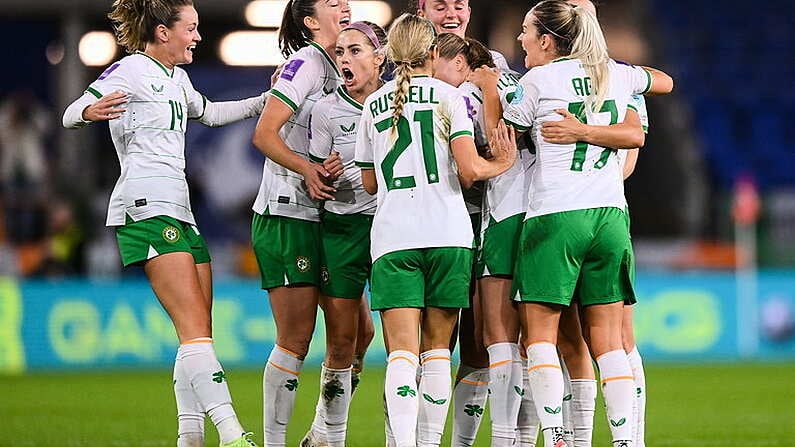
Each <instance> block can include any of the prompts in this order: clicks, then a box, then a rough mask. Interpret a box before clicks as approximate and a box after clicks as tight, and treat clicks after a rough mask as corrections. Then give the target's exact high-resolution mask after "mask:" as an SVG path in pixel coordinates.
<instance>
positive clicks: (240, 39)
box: [218, 31, 284, 67]
mask: <svg viewBox="0 0 795 447" xmlns="http://www.w3.org/2000/svg"><path fill="white" fill-rule="evenodd" d="M218 53H219V56H220V58H221V60H222V61H223V62H224V63H225V64H226V65H235V66H248V67H263V66H276V65H279V64H280V63H282V62H284V57H282V54H281V52H279V35H278V33H277V32H276V31H234V32H231V33H229V34H227V35H226V36H224V37H223V38H222V39H221V45H220V47H219V51H218Z"/></svg>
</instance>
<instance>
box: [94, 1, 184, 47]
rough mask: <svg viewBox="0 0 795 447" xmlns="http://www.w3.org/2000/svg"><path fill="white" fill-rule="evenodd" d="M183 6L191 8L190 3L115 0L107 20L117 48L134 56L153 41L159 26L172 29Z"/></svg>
mask: <svg viewBox="0 0 795 447" xmlns="http://www.w3.org/2000/svg"><path fill="white" fill-rule="evenodd" d="M183 6H193V0H115V1H114V2H113V6H112V8H113V9H112V10H111V11H110V13H108V18H109V19H110V20H111V23H112V24H113V31H114V32H115V33H116V40H117V41H118V42H119V45H121V46H123V47H124V48H125V49H126V50H127V51H128V52H130V53H133V52H135V51H143V50H144V49H145V48H146V44H147V43H149V42H154V40H155V28H157V26H158V25H165V26H166V27H167V28H171V26H172V25H174V23H175V22H176V21H177V20H179V10H180V8H182V7H183Z"/></svg>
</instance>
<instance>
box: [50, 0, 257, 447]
mask: <svg viewBox="0 0 795 447" xmlns="http://www.w3.org/2000/svg"><path fill="white" fill-rule="evenodd" d="M109 17H110V19H111V20H112V21H113V23H114V27H115V30H116V34H117V37H118V40H119V43H120V44H121V45H123V46H124V47H126V49H127V50H128V51H129V52H130V53H133V54H131V55H130V56H127V57H125V58H124V59H122V60H120V61H118V62H116V63H114V64H113V65H111V66H110V67H109V68H108V69H107V70H105V72H104V73H103V74H102V75H101V76H100V77H99V78H98V79H97V80H96V81H95V82H94V83H92V84H91V85H90V86H89V87H88V89H87V90H86V93H85V94H84V95H83V96H82V97H81V98H79V99H78V100H76V101H75V102H74V103H72V104H71V105H70V106H69V107H68V108H67V110H66V111H65V113H64V119H63V122H64V126H65V127H68V128H77V127H82V126H85V125H87V124H88V123H90V122H93V121H104V120H108V121H110V123H109V127H110V132H111V137H112V139H113V143H114V145H115V146H116V151H117V153H118V156H119V162H120V164H121V168H122V169H121V177H120V178H119V180H118V182H117V183H116V187H115V188H114V191H113V193H112V195H111V200H110V206H109V209H108V220H107V224H108V225H109V226H113V227H115V229H116V236H117V239H118V241H119V250H120V252H121V257H122V261H123V262H124V265H125V266H128V265H133V264H137V265H142V266H143V268H144V271H145V273H146V275H147V277H148V278H149V281H150V283H151V285H152V289H153V291H154V292H155V295H156V296H157V298H158V299H159V300H160V302H161V304H162V305H163V307H164V308H165V310H166V312H167V313H168V314H169V316H170V317H171V320H172V322H173V323H174V327H175V329H176V332H177V336H178V338H179V341H180V347H179V350H178V351H177V358H176V362H175V365H174V393H175V396H176V400H177V413H178V435H179V436H178V440H177V445H178V446H179V447H193V446H199V445H202V446H203V445H204V418H205V415H207V416H209V417H210V419H211V420H212V422H213V423H214V424H215V426H216V428H217V429H218V433H219V437H220V439H221V445H223V446H235V447H243V446H250V445H253V443H252V442H251V441H250V440H249V439H248V438H249V435H244V433H243V431H244V430H243V428H242V427H241V426H240V423H239V422H238V420H237V416H236V414H235V411H234V409H233V407H232V401H231V396H230V394H229V389H228V387H227V383H226V380H225V379H226V375H225V374H224V371H223V369H222V368H221V365H220V364H219V363H218V360H217V358H216V356H215V351H214V349H213V345H212V325H211V308H212V273H211V264H210V256H209V253H208V251H207V245H206V243H205V241H204V239H203V238H202V236H201V234H200V233H199V231H198V229H197V227H196V224H195V220H194V218H193V214H192V212H191V209H190V203H189V201H188V194H187V190H188V187H187V183H186V181H185V172H184V169H185V161H184V160H185V159H184V157H185V147H184V144H185V129H186V125H187V120H188V119H196V120H198V121H200V122H202V123H204V124H207V125H210V126H219V125H223V124H226V123H230V122H234V121H238V120H241V119H244V118H248V117H253V116H256V115H257V114H258V113H259V112H260V111H261V110H262V106H263V101H264V98H263V97H254V98H249V99H246V100H241V101H230V102H222V103H212V102H210V101H208V100H207V99H206V98H205V97H204V96H202V95H201V94H199V93H198V92H197V91H196V90H195V89H194V88H193V85H192V84H191V82H190V79H189V78H188V75H187V73H186V72H185V71H184V70H182V69H181V68H179V67H177V65H182V64H189V63H191V62H192V61H193V50H194V49H195V47H196V46H197V45H198V44H199V42H200V41H201V36H200V35H199V31H198V26H199V16H198V13H197V12H196V10H195V8H194V7H193V4H192V2H191V1H190V0H165V1H161V2H157V3H155V2H148V1H143V0H117V1H116V2H114V4H113V10H112V12H111V13H110V14H109ZM133 134H134V135H135V138H131V136H132V135H133Z"/></svg>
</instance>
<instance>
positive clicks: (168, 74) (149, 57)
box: [135, 51, 174, 78]
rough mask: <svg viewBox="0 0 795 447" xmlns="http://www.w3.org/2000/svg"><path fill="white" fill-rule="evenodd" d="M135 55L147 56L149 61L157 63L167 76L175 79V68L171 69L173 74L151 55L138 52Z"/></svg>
mask: <svg viewBox="0 0 795 447" xmlns="http://www.w3.org/2000/svg"><path fill="white" fill-rule="evenodd" d="M135 54H140V55H141V56H145V57H146V58H147V59H149V60H151V61H152V62H154V63H156V64H157V66H158V67H160V69H161V70H163V71H164V72H165V73H166V76H168V77H169V78H173V77H174V69H173V68H172V69H171V72H169V71H168V68H166V66H165V65H163V64H162V63H161V62H160V61H159V60H157V59H155V58H153V57H152V56H150V55H148V54H146V53H144V52H143V51H136V52H135Z"/></svg>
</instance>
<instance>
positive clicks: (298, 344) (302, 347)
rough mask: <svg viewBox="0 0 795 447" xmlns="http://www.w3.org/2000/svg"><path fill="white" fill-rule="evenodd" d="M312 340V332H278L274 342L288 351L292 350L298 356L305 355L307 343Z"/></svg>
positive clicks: (307, 349)
mask: <svg viewBox="0 0 795 447" xmlns="http://www.w3.org/2000/svg"><path fill="white" fill-rule="evenodd" d="M311 342H312V333H311V332H310V333H309V335H306V334H300V333H289V334H283V335H282V334H279V336H278V337H277V341H276V344H278V345H279V346H281V347H282V348H284V349H287V350H288V351H290V352H294V353H295V354H296V355H298V356H299V357H300V358H302V359H303V358H304V357H306V354H307V353H308V352H309V344H310V343H311Z"/></svg>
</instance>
